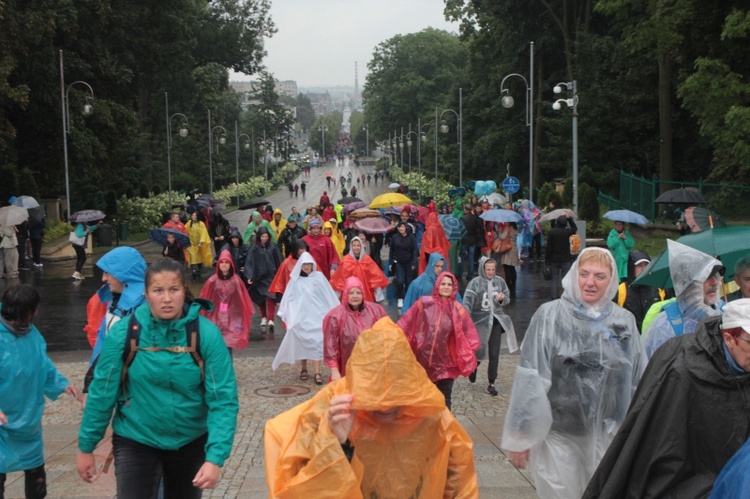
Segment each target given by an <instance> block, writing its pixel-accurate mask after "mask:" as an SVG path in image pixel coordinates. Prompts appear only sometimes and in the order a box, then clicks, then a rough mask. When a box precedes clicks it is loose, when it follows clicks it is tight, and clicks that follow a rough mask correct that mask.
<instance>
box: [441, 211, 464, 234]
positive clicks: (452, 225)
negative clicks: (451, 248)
mask: <svg viewBox="0 0 750 499" xmlns="http://www.w3.org/2000/svg"><path fill="white" fill-rule="evenodd" d="M438 219H439V220H440V225H442V226H443V230H444V231H445V237H447V238H448V239H463V237H464V236H465V235H466V234H467V230H466V226H465V225H464V223H463V222H462V221H461V220H459V219H458V218H456V217H454V216H453V215H451V214H448V215H438Z"/></svg>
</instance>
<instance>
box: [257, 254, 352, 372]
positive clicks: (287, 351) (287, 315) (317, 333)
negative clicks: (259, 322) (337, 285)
mask: <svg viewBox="0 0 750 499" xmlns="http://www.w3.org/2000/svg"><path fill="white" fill-rule="evenodd" d="M305 263H312V265H313V271H312V272H311V273H310V275H308V276H307V277H302V275H300V273H301V271H302V265H303V264H305ZM317 268H318V266H317V264H316V263H315V260H314V259H313V257H312V256H311V255H310V253H307V252H304V253H302V255H300V257H299V259H298V260H297V263H296V264H295V265H294V268H293V269H292V274H291V276H290V278H289V279H290V280H289V284H288V285H287V287H286V291H285V292H284V296H283V298H281V304H280V305H279V312H278V316H279V317H281V320H282V321H284V324H285V327H286V334H285V335H284V339H283V340H282V341H281V345H279V350H278V352H276V357H275V358H274V359H273V363H272V364H271V368H272V369H273V370H274V371H275V370H276V369H277V368H278V367H279V365H280V364H284V363H287V364H294V363H295V362H296V361H298V360H305V359H306V360H323V319H324V318H325V316H326V314H327V313H328V312H330V311H331V310H332V309H334V308H335V307H336V306H337V305H339V303H340V301H339V299H338V297H337V296H336V293H335V292H334V291H333V288H332V287H331V285H330V284H329V283H328V280H327V279H326V278H325V276H324V275H323V274H322V273H321V272H319V271H318V270H317Z"/></svg>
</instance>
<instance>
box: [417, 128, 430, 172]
mask: <svg viewBox="0 0 750 499" xmlns="http://www.w3.org/2000/svg"><path fill="white" fill-rule="evenodd" d="M429 126H430V123H429V122H427V123H425V124H424V125H423V124H422V118H417V130H419V137H418V138H417V171H418V172H419V174H420V175H421V174H422V142H427V134H426V133H425V132H424V127H429Z"/></svg>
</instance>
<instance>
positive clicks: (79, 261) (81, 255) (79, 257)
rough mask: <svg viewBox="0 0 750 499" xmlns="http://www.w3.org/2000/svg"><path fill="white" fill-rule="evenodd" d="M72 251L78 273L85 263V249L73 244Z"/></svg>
mask: <svg viewBox="0 0 750 499" xmlns="http://www.w3.org/2000/svg"><path fill="white" fill-rule="evenodd" d="M73 249H74V250H75V251H76V272H80V271H81V270H83V264H84V263H86V249H85V248H84V247H83V246H80V245H78V244H74V245H73Z"/></svg>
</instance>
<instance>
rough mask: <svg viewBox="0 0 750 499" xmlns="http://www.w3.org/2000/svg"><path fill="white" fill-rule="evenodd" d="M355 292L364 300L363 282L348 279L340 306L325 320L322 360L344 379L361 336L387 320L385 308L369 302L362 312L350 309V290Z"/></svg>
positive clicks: (365, 304) (361, 309)
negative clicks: (359, 292) (351, 355)
mask: <svg viewBox="0 0 750 499" xmlns="http://www.w3.org/2000/svg"><path fill="white" fill-rule="evenodd" d="M352 288H359V289H360V290H361V291H362V294H363V296H364V288H363V285H362V281H360V280H359V279H357V278H356V277H349V278H348V279H347V280H346V281H345V282H344V290H343V292H342V293H341V305H339V306H338V307H336V308H334V309H333V310H331V311H330V312H328V314H327V315H326V316H325V319H323V342H324V343H323V360H324V361H325V364H326V365H327V366H328V367H336V368H338V370H339V372H340V373H341V376H346V362H347V361H348V360H349V355H350V354H351V353H352V349H353V348H354V344H355V343H356V342H357V338H359V333H361V332H362V331H364V330H365V329H370V328H371V327H372V325H373V324H375V323H376V322H377V321H378V319H381V318H383V317H385V316H386V313H385V309H383V307H381V306H380V305H378V304H377V303H373V302H370V301H367V300H365V301H363V302H362V307H361V308H360V310H352V308H351V307H350V306H349V290H351V289H352Z"/></svg>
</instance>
